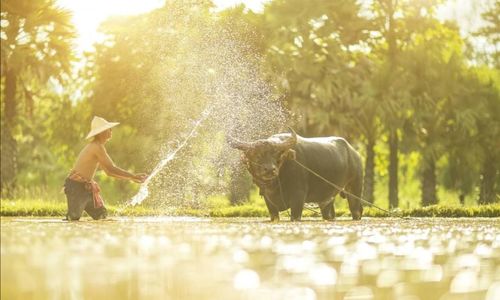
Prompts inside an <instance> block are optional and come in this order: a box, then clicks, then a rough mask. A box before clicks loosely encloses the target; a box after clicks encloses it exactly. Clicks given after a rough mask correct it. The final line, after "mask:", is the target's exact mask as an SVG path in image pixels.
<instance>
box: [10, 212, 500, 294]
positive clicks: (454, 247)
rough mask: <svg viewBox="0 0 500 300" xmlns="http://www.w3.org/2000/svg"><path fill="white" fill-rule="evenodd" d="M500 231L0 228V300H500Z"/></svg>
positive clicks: (116, 224) (456, 225)
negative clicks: (0, 299)
mask: <svg viewBox="0 0 500 300" xmlns="http://www.w3.org/2000/svg"><path fill="white" fill-rule="evenodd" d="M499 229H500V220H499V219H442V218H433V219H430V218H429V219H427V218H414V219H406V220H405V219H390V218H387V219H370V218H365V219H363V220H362V221H359V222H355V221H350V220H347V219H340V220H337V221H335V222H323V221H319V220H307V221H304V222H301V223H290V222H288V221H284V222H281V223H277V224H275V223H268V222H266V219H248V218H245V219H237V218H230V219H228V218H226V219H208V218H190V217H159V218H158V217H146V218H116V219H114V221H90V220H85V221H83V222H82V221H81V222H71V223H67V222H63V221H60V220H58V219H46V218H42V219H34V218H2V219H1V298H2V299H491V300H493V299H500V230H499Z"/></svg>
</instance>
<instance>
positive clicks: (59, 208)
mask: <svg viewBox="0 0 500 300" xmlns="http://www.w3.org/2000/svg"><path fill="white" fill-rule="evenodd" d="M107 208H108V211H109V214H110V215H111V216H159V215H178V216H199V217H268V212H267V209H266V208H265V207H264V206H262V205H255V204H246V205H239V206H229V205H208V206H207V208H205V209H187V208H177V209H169V210H168V211H165V210H160V209H154V208H148V207H144V206H135V207H126V208H124V207H119V206H113V205H108V206H107ZM65 214H66V203H64V202H62V201H44V200H17V201H16V200H2V201H1V211H0V215H1V216H17V217H20V216H35V217H62V216H64V215H65ZM303 215H304V216H305V217H320V214H319V210H318V209H305V210H304V213H303ZM349 215H350V213H349V211H348V210H347V209H343V208H342V209H337V210H336V216H337V217H347V216H349ZM363 215H364V216H366V217H388V216H402V217H407V216H409V217H453V218H457V217H500V203H498V204H492V205H482V206H470V207H459V206H443V205H435V206H429V207H423V208H415V209H401V210H399V209H398V210H394V211H393V212H392V214H391V215H389V214H388V213H385V212H382V211H380V210H378V209H375V208H370V207H366V208H365V209H364V214H363ZM282 218H283V219H287V218H288V212H286V211H285V212H282Z"/></svg>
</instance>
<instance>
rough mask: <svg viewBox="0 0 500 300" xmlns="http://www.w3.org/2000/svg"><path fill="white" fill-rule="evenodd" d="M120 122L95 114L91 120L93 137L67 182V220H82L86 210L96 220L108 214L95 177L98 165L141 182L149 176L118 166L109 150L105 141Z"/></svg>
mask: <svg viewBox="0 0 500 300" xmlns="http://www.w3.org/2000/svg"><path fill="white" fill-rule="evenodd" d="M118 124H120V123H114V122H108V121H106V120H105V119H103V118H100V117H94V119H93V120H92V125H91V130H90V132H89V134H88V135H87V137H86V139H90V138H93V139H92V141H91V142H90V143H88V144H87V145H86V146H85V147H84V148H83V150H82V151H81V152H80V154H79V155H78V158H77V160H76V163H75V166H74V167H73V169H72V170H71V171H70V173H69V175H68V177H67V178H66V181H65V182H64V193H65V194H66V199H67V201H68V214H67V215H66V220H70V221H71V220H79V219H80V217H81V215H82V213H83V211H84V210H85V211H86V212H87V213H88V214H89V215H90V216H91V217H92V218H93V219H94V220H99V219H104V218H106V216H107V212H106V208H105V207H104V202H103V200H102V198H101V196H100V194H99V192H100V189H99V186H98V185H97V183H96V182H95V181H94V180H93V178H94V174H95V171H96V170H97V167H100V168H101V169H103V170H104V171H105V172H106V174H107V175H109V176H113V177H117V178H123V179H130V180H132V181H135V182H138V183H142V182H144V181H145V180H146V177H147V175H146V174H132V173H129V172H127V171H125V170H123V169H120V168H119V167H117V166H115V164H114V163H113V161H112V160H111V158H110V157H109V155H108V153H107V152H106V148H105V147H104V144H106V142H107V141H109V139H111V136H112V133H111V130H112V128H113V127H115V126H116V125H118Z"/></svg>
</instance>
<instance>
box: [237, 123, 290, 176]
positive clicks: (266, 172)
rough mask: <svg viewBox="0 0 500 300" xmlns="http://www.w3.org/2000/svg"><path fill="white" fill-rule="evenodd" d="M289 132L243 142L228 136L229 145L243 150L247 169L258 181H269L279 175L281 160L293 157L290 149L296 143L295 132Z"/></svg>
mask: <svg viewBox="0 0 500 300" xmlns="http://www.w3.org/2000/svg"><path fill="white" fill-rule="evenodd" d="M290 131H291V134H279V135H274V136H271V137H270V138H268V139H262V140H257V141H253V142H243V141H239V140H237V139H235V138H232V137H228V143H229V145H230V146H231V147H233V148H236V149H239V150H241V151H243V156H242V158H243V161H244V162H245V163H246V164H247V168H248V171H249V172H250V173H251V174H252V176H253V177H254V179H257V180H258V181H270V180H273V179H274V178H276V177H277V176H278V175H279V170H280V168H281V165H282V164H283V162H284V161H285V160H287V159H295V151H294V150H293V149H292V148H293V147H294V146H295V144H296V143H297V134H296V133H295V131H293V130H292V129H290Z"/></svg>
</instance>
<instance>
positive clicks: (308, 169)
mask: <svg viewBox="0 0 500 300" xmlns="http://www.w3.org/2000/svg"><path fill="white" fill-rule="evenodd" d="M293 161H294V162H296V163H297V164H298V165H299V166H301V167H302V168H304V169H306V170H307V171H309V172H311V173H312V174H314V175H315V176H316V177H318V178H320V179H321V180H323V181H325V182H326V183H328V184H329V185H331V186H333V187H334V188H336V189H337V190H339V191H340V192H343V193H344V194H348V195H350V196H352V197H354V198H356V199H358V200H360V201H362V202H364V203H366V204H368V205H370V206H372V207H375V208H377V209H380V210H381V211H383V212H386V213H388V214H389V215H394V213H393V212H391V211H389V210H386V209H383V208H381V207H378V206H376V205H375V204H373V203H371V202H370V201H367V200H365V199H363V198H361V197H359V196H357V195H354V194H352V193H350V192H348V191H346V190H344V188H342V187H339V186H338V185H336V184H334V183H332V182H331V181H329V180H328V179H326V178H324V177H323V176H321V175H319V174H318V173H316V172H314V171H313V170H311V169H310V168H308V167H307V166H305V165H304V164H302V163H300V162H299V161H298V160H296V159H293ZM400 218H402V217H400Z"/></svg>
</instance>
